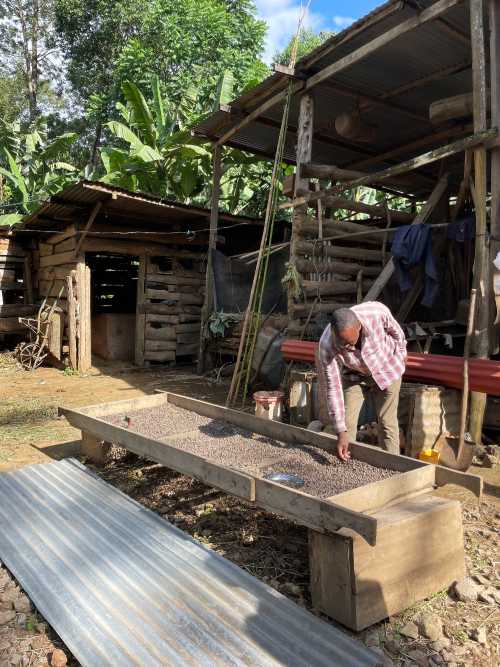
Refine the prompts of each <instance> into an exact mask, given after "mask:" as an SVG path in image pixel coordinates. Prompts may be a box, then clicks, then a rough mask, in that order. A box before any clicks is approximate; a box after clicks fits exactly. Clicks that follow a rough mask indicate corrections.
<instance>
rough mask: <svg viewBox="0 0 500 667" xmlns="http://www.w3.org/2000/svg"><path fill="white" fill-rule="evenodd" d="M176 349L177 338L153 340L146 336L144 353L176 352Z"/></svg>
mask: <svg viewBox="0 0 500 667" xmlns="http://www.w3.org/2000/svg"><path fill="white" fill-rule="evenodd" d="M176 349H177V343H176V342H175V340H154V339H153V340H152V339H149V338H146V340H145V343H144V354H149V352H165V351H172V352H175V351H176Z"/></svg>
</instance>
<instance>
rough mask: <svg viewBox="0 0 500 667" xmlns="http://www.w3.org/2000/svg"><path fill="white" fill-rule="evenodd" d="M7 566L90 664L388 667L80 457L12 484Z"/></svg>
mask: <svg viewBox="0 0 500 667" xmlns="http://www.w3.org/2000/svg"><path fill="white" fill-rule="evenodd" d="M0 557H1V558H2V560H3V561H4V562H5V564H6V565H7V567H8V568H9V570H10V571H11V572H12V573H13V575H14V576H15V577H16V579H17V580H18V581H19V583H20V584H21V586H22V587H23V589H24V590H25V591H26V592H27V594H28V595H29V596H30V598H31V599H32V600H33V603H34V604H35V606H36V607H37V608H38V610H39V611H40V613H41V614H42V615H43V616H44V617H45V619H46V620H47V621H48V622H49V623H50V625H51V626H52V627H53V628H54V629H55V631H56V632H57V633H58V634H59V636H60V637H61V639H62V640H63V641H64V643H65V644H66V645H67V646H68V648H69V649H70V651H71V652H72V653H73V654H74V655H75V657H76V658H77V659H78V660H79V661H80V663H81V664H82V665H84V666H85V665H88V666H89V667H105V666H107V665H109V666H112V667H122V666H127V667H128V666H131V665H140V666H141V667H146V666H147V667H154V666H155V665H169V666H171V667H181V666H187V665H190V666H193V665H196V666H202V665H203V666H207V667H208V666H212V665H218V666H222V665H224V666H225V665H228V666H229V665H231V666H234V667H240V666H241V667H242V666H243V665H246V666H248V665H252V666H256V667H257V666H262V667H264V666H266V667H271V666H276V665H288V666H290V667H295V666H296V667H304V666H306V665H307V667H332V665H335V667H365V666H366V667H368V666H370V667H372V666H375V665H378V664H380V662H379V661H380V658H379V657H378V656H376V655H375V654H373V653H372V652H371V651H369V650H368V649H366V648H365V647H364V646H363V645H362V644H361V643H360V642H358V641H355V640H353V639H351V638H350V637H348V636H347V635H346V634H345V633H343V632H341V631H340V630H338V629H336V628H335V627H333V626H331V625H329V624H327V623H325V622H324V621H322V620H320V619H319V618H317V617H315V616H313V615H312V614H310V613H309V612H307V611H305V610H304V609H302V608H301V607H299V606H297V605H295V604H294V603H292V602H291V601H290V600H287V599H286V598H285V597H284V596H282V595H280V594H279V593H277V592H276V591H274V590H273V589H271V588H270V587H268V586H266V585H265V584H263V583H262V582H260V581H258V580H257V579H255V578H254V577H252V576H250V575H249V574H248V573H247V572H245V571H243V570H241V569H240V568H239V567H237V566H236V565H234V564H232V563H230V562H229V561H227V560H226V559H224V558H222V557H221V556H219V555H218V554H216V553H215V552H213V551H211V550H209V549H206V548H205V547H203V546H202V545H200V544H198V543H196V542H195V541H194V540H193V539H192V538H191V537H189V536H188V535H186V534H185V533H183V532H182V531H180V530H178V529H177V528H175V527H174V526H172V525H171V524H170V523H168V522H167V521H165V520H164V519H162V518H160V517H159V516H157V515H156V514H154V513H153V512H151V511H149V510H147V509H145V508H144V507H142V506H141V505H139V504H138V503H136V502H135V501H133V500H132V499H131V498H129V497H127V496H125V495H124V494H123V493H121V492H120V491H118V490H117V489H115V488H113V487H112V486H110V485H108V484H106V483H105V482H103V481H102V480H100V479H99V478H97V477H96V476H95V475H93V474H92V473H90V472H89V471H88V470H87V469H86V468H85V467H84V466H83V465H81V464H80V463H78V462H77V461H75V460H66V461H60V462H57V463H49V464H42V465H34V466H29V467H26V468H22V469H21V470H17V471H14V472H9V473H5V474H1V475H0Z"/></svg>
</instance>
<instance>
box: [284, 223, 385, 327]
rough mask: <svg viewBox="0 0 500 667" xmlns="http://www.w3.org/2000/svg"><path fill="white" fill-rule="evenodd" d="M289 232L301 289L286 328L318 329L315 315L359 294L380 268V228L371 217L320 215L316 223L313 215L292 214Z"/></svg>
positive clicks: (350, 302) (326, 312) (346, 303)
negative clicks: (353, 218)
mask: <svg viewBox="0 0 500 667" xmlns="http://www.w3.org/2000/svg"><path fill="white" fill-rule="evenodd" d="M371 229H373V230H374V233H373V234H370V230H371ZM293 234H294V236H295V244H294V247H295V254H296V260H295V265H294V266H295V269H296V271H297V272H298V273H299V276H300V281H301V287H302V294H301V296H300V298H296V299H295V300H294V303H293V304H292V305H291V312H290V313H289V317H290V325H289V330H290V332H291V333H300V334H302V333H304V334H305V335H309V334H312V333H317V331H315V326H316V320H318V317H319V319H320V320H321V315H324V316H328V315H329V314H331V313H332V312H333V311H334V310H335V309H336V308H340V307H349V306H352V305H354V304H356V303H359V302H360V301H361V300H362V299H363V297H364V296H365V295H366V293H367V292H368V290H369V289H370V287H371V285H372V284H373V282H374V280H375V278H376V277H377V276H378V275H379V273H380V271H381V270H382V267H383V261H384V254H385V253H384V250H383V246H384V237H385V234H384V233H383V232H382V233H381V232H380V227H377V226H375V225H373V223H372V222H371V221H370V220H364V221H363V222H362V223H361V222H351V221H350V222H342V221H337V220H323V221H322V225H321V229H320V226H319V222H318V219H317V218H314V217H310V216H305V215H303V216H299V217H297V216H296V217H295V220H294V229H293ZM351 234H355V235H356V236H355V237H353V238H352V239H350V235H351ZM320 236H321V238H320ZM324 319H325V318H324V317H323V320H324ZM306 325H307V329H305V328H304V327H306Z"/></svg>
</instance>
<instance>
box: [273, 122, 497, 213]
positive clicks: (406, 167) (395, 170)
mask: <svg viewBox="0 0 500 667" xmlns="http://www.w3.org/2000/svg"><path fill="white" fill-rule="evenodd" d="M497 137H498V130H497V128H492V129H490V130H485V131H483V132H478V133H476V134H473V135H471V136H469V137H465V138H464V139H459V140H458V141H454V142H453V143H451V144H447V145H446V146H440V147H439V148H435V149H434V150H432V151H429V152H427V153H423V154H422V155H419V156H417V157H414V158H412V159H411V160H406V161H405V162H401V163H400V164H398V165H396V166H395V167H389V169H384V170H383V171H378V172H374V173H373V174H369V175H368V176H364V177H363V178H358V179H355V180H353V181H347V182H346V183H342V185H338V186H335V187H333V188H329V189H327V190H322V191H321V192H311V193H310V194H307V195H304V196H303V197H298V198H297V199H295V200H294V201H293V202H291V203H290V204H287V205H284V206H283V207H282V208H292V207H295V206H301V205H302V204H306V203H309V202H311V201H316V200H317V199H323V198H324V197H328V196H331V195H336V194H337V193H338V192H340V191H341V190H345V189H347V188H356V187H358V186H360V185H370V184H372V183H373V182H380V181H386V180H387V179H389V178H392V176H396V175H398V174H404V173H406V172H408V171H413V170H414V169H420V168H421V167H424V166H425V165H427V164H432V163H433V162H437V161H438V160H444V159H445V158H448V157H451V156H452V155H456V154H457V153H461V152H463V151H465V150H468V149H469V148H477V147H478V146H485V147H486V146H491V144H492V142H494V141H495V140H496V139H497Z"/></svg>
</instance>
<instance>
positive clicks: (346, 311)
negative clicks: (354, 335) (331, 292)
mask: <svg viewBox="0 0 500 667" xmlns="http://www.w3.org/2000/svg"><path fill="white" fill-rule="evenodd" d="M359 323H360V322H359V320H358V318H357V317H356V315H355V314H354V312H353V311H352V310H351V309H350V308H337V310H334V311H333V314H332V319H331V322H330V325H331V327H332V329H333V330H334V332H335V333H340V332H341V331H344V330H345V329H349V328H350V327H355V326H357V325H358V324H359Z"/></svg>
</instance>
